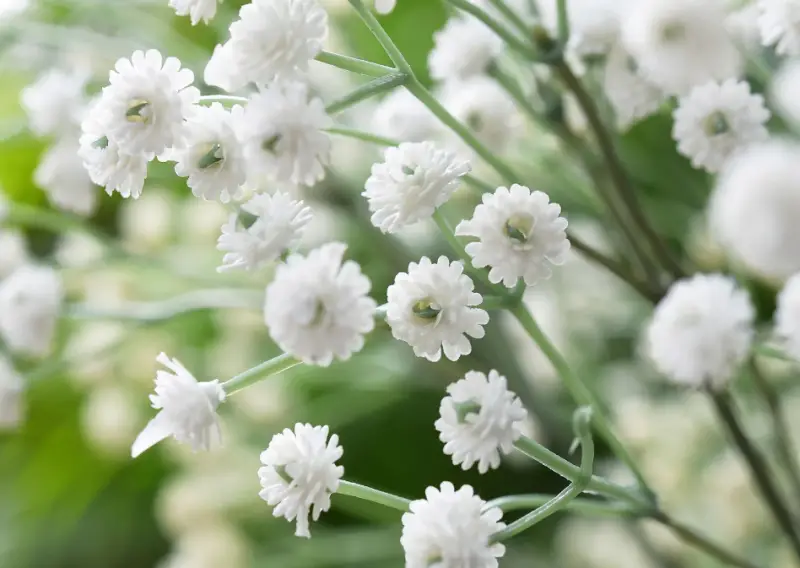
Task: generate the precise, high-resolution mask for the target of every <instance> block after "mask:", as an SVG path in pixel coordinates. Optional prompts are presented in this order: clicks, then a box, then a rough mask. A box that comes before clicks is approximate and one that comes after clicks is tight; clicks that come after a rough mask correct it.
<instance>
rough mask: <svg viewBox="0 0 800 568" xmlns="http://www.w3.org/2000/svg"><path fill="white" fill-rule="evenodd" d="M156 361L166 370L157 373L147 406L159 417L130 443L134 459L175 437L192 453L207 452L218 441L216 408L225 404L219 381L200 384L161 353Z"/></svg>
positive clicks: (174, 361) (219, 433)
mask: <svg viewBox="0 0 800 568" xmlns="http://www.w3.org/2000/svg"><path fill="white" fill-rule="evenodd" d="M156 361H158V362H159V363H161V364H162V365H164V366H165V367H166V368H167V369H168V370H167V371H164V370H159V371H157V372H156V389H155V391H156V392H155V394H152V395H150V402H151V403H152V406H153V408H155V409H156V410H158V414H156V417H155V418H153V419H152V420H151V421H150V422H149V423H148V424H147V426H146V427H145V429H144V430H142V432H141V433H140V434H139V436H138V437H137V438H136V441H134V442H133V447H132V448H131V455H132V456H133V457H134V458H135V457H137V456H139V455H140V454H141V453H142V452H144V451H145V450H147V449H149V448H151V447H153V446H154V445H156V444H157V443H158V442H160V441H161V440H164V439H165V438H168V437H169V436H172V437H174V438H175V439H176V440H177V441H179V442H180V443H182V444H190V445H191V446H192V450H194V451H198V450H206V451H207V450H209V449H211V447H212V446H213V445H215V444H218V443H219V442H220V440H221V437H222V436H221V432H220V427H219V418H218V417H217V407H218V406H219V404H220V403H221V402H223V401H224V400H225V391H224V390H223V389H222V386H221V385H220V384H219V381H210V382H205V383H200V382H198V381H197V379H195V378H194V375H192V374H191V373H190V372H189V371H188V370H187V369H186V367H184V366H183V365H181V363H180V361H178V360H177V359H170V358H169V357H167V356H166V355H165V354H164V353H161V354H160V355H159V356H158V357H157V358H156Z"/></svg>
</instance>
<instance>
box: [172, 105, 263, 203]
mask: <svg viewBox="0 0 800 568" xmlns="http://www.w3.org/2000/svg"><path fill="white" fill-rule="evenodd" d="M243 112H244V109H243V108H242V107H240V106H238V105H237V106H234V107H233V109H231V111H230V112H229V111H227V110H225V107H223V106H222V105H221V104H219V103H214V104H212V105H211V106H210V107H201V106H197V107H195V108H194V109H193V111H192V113H191V114H190V115H189V117H188V120H187V121H186V126H185V132H186V138H185V140H186V144H185V145H184V146H182V147H179V148H175V149H173V150H168V151H167V153H166V155H165V156H164V158H165V159H169V160H174V161H175V173H176V174H178V175H179V176H181V177H188V178H189V179H188V180H187V182H186V183H187V185H188V186H189V187H190V188H192V193H193V194H194V195H196V196H197V197H202V198H203V199H211V200H219V201H221V202H222V203H227V202H228V201H230V200H231V199H239V198H241V196H242V185H243V184H244V183H245V181H247V163H246V162H245V159H244V153H243V151H242V148H241V145H240V144H239V140H238V139H237V137H236V132H235V131H234V120H236V118H234V116H236V117H238V115H240V114H242V113H243Z"/></svg>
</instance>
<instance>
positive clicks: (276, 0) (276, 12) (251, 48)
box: [230, 0, 328, 85]
mask: <svg viewBox="0 0 800 568" xmlns="http://www.w3.org/2000/svg"><path fill="white" fill-rule="evenodd" d="M230 31H231V39H230V49H231V53H232V56H233V64H234V66H235V69H236V72H237V73H239V74H240V76H241V79H242V80H244V82H252V83H256V84H259V85H265V84H267V83H269V82H271V81H272V80H273V79H275V77H276V76H281V77H284V78H285V77H293V76H297V75H298V74H301V73H305V72H306V71H307V70H308V63H309V62H310V61H311V60H312V59H314V58H315V57H316V56H317V54H318V53H319V52H320V51H322V47H323V43H324V41H325V39H326V38H327V36H328V14H327V13H326V12H325V10H324V9H323V8H322V6H320V4H319V2H318V1H317V0H253V2H251V3H250V4H246V5H244V6H243V7H242V9H241V10H240V11H239V19H238V20H237V21H235V22H234V23H233V24H231V28H230Z"/></svg>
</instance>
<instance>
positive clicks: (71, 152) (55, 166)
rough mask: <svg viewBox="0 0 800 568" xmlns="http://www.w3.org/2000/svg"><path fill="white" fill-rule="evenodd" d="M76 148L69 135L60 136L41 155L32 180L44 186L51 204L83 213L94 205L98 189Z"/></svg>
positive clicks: (87, 211)
mask: <svg viewBox="0 0 800 568" xmlns="http://www.w3.org/2000/svg"><path fill="white" fill-rule="evenodd" d="M78 151H79V146H78V143H77V142H76V141H74V140H72V139H71V138H63V139H61V140H59V141H58V142H56V144H55V145H54V146H51V147H50V148H49V149H48V150H47V152H45V154H44V156H42V161H41V162H40V163H39V166H38V167H37V168H36V171H34V173H33V180H34V181H35V182H36V185H38V186H39V187H41V188H42V189H44V190H45V192H46V193H47V197H48V199H49V200H50V202H51V203H52V204H53V205H55V206H56V207H58V208H59V209H62V210H64V211H71V212H72V213H76V214H78V215H84V216H86V215H91V214H92V213H93V212H94V210H95V208H96V207H97V194H98V189H97V186H96V185H95V184H94V183H92V180H91V178H90V177H89V174H88V172H87V171H86V168H84V167H83V161H82V160H81V158H80V156H79V155H78Z"/></svg>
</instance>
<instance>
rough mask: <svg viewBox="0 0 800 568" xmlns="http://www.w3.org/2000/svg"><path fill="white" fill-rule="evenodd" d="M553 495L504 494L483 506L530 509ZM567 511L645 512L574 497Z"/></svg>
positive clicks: (602, 513)
mask: <svg viewBox="0 0 800 568" xmlns="http://www.w3.org/2000/svg"><path fill="white" fill-rule="evenodd" d="M553 497H555V496H554V495H542V494H538V493H531V494H525V495H506V496H505V497H498V498H497V499H493V500H492V501H489V502H488V503H486V505H485V508H487V509H488V508H490V507H497V508H499V509H500V510H501V511H503V512H509V511H516V510H519V509H532V508H535V507H541V506H542V505H544V504H545V503H547V502H548V501H551V500H552V499H553ZM566 510H567V511H573V512H575V513H579V514H582V515H595V516H607V517H615V518H617V517H620V516H630V517H643V516H646V513H645V512H643V511H642V510H641V509H637V508H634V507H632V506H630V505H627V504H625V503H616V502H613V501H603V500H600V499H574V500H573V501H572V502H570V503H569V505H567V508H566Z"/></svg>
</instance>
